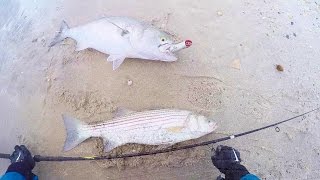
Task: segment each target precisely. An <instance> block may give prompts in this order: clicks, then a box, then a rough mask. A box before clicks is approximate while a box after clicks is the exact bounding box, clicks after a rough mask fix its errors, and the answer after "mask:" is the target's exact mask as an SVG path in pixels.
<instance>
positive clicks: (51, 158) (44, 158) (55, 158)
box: [0, 107, 320, 162]
mask: <svg viewBox="0 0 320 180" xmlns="http://www.w3.org/2000/svg"><path fill="white" fill-rule="evenodd" d="M319 109H320V107H318V108H316V109H313V110H311V111H308V112H305V113H303V114H300V115H297V116H294V117H292V118H289V119H286V120H283V121H279V122H277V123H273V124H270V125H267V126H263V127H261V128H257V129H253V130H250V131H246V132H242V133H239V134H234V135H232V136H226V137H222V138H218V139H214V140H211V141H205V142H200V143H195V144H191V145H185V146H180V147H172V148H168V149H162V150H155V151H151V152H139V153H130V154H122V155H116V156H111V155H107V156H87V157H67V156H41V155H35V156H34V157H33V159H34V160H35V161H36V162H40V161H85V160H91V161H92V160H111V159H125V158H131V157H141V156H150V155H156V154H163V153H168V152H173V151H179V150H184V149H191V148H195V147H199V146H206V145H209V144H215V143H218V142H223V141H227V140H229V139H234V138H238V137H241V136H245V135H248V134H252V133H255V132H258V131H261V130H264V129H268V128H270V127H275V130H276V131H277V132H279V131H280V128H279V127H277V125H279V124H282V123H285V122H288V121H291V120H294V119H296V118H298V117H302V116H305V115H307V114H309V113H311V112H314V111H317V110H319ZM0 158H4V159H9V158H10V154H2V153H0Z"/></svg>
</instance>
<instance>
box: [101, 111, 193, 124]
mask: <svg viewBox="0 0 320 180" xmlns="http://www.w3.org/2000/svg"><path fill="white" fill-rule="evenodd" d="M189 113H190V112H189V111H182V110H167V109H164V110H154V111H145V112H136V113H134V114H130V115H127V116H122V117H117V118H114V120H113V121H112V122H105V123H102V124H109V123H118V122H123V121H130V120H131V119H134V118H136V117H139V118H140V117H141V116H145V117H150V116H151V115H153V116H156V115H163V114H165V115H178V114H189Z"/></svg>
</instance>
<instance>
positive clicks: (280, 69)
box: [276, 64, 284, 72]
mask: <svg viewBox="0 0 320 180" xmlns="http://www.w3.org/2000/svg"><path fill="white" fill-rule="evenodd" d="M276 69H277V70H278V71H280V72H283V70H284V69H283V66H281V65H280V64H277V65H276Z"/></svg>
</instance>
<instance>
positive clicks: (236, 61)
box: [230, 59, 241, 70]
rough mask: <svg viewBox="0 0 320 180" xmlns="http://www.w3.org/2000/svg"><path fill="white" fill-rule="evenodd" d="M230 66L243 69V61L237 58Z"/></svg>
mask: <svg viewBox="0 0 320 180" xmlns="http://www.w3.org/2000/svg"><path fill="white" fill-rule="evenodd" d="M230 67H232V68H234V69H238V70H240V69H241V62H240V59H235V60H233V61H232V62H231V64H230Z"/></svg>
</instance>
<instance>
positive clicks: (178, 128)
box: [63, 109, 217, 152]
mask: <svg viewBox="0 0 320 180" xmlns="http://www.w3.org/2000/svg"><path fill="white" fill-rule="evenodd" d="M63 119H64V124H65V128H66V131H67V137H66V140H65V145H64V151H69V150H71V149H73V148H74V147H76V146H77V145H78V144H80V143H81V142H83V141H84V140H86V139H88V138H90V137H102V139H103V141H104V145H105V148H104V149H105V151H106V152H109V151H111V150H112V149H114V148H116V147H118V146H121V145H124V144H127V143H137V144H146V145H173V144H175V143H178V142H182V141H186V140H191V139H196V138H199V137H201V136H204V135H206V134H209V133H211V132H213V131H214V130H215V129H216V128H217V126H216V123H215V122H214V121H212V120H210V119H208V118H206V117H205V116H202V115H198V114H195V113H193V112H190V111H186V110H170V109H161V110H150V111H143V112H128V113H126V114H125V115H122V116H120V117H116V118H114V119H113V121H106V122H103V123H100V124H93V125H89V124H85V123H83V122H81V121H79V120H77V119H75V118H72V117H70V116H67V115H63Z"/></svg>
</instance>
